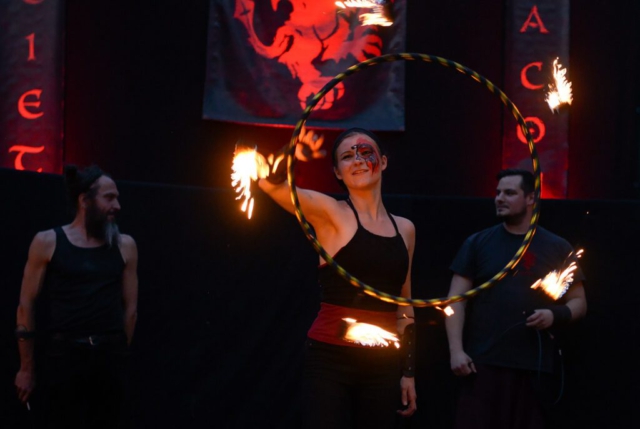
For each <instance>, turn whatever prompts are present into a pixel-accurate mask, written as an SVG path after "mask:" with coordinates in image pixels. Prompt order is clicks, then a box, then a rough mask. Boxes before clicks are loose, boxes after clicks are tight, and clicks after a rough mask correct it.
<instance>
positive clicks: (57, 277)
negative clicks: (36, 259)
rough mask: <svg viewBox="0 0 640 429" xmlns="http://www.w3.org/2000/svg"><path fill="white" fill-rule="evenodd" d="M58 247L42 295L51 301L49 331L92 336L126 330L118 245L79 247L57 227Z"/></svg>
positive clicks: (121, 260) (121, 265)
mask: <svg viewBox="0 0 640 429" xmlns="http://www.w3.org/2000/svg"><path fill="white" fill-rule="evenodd" d="M54 231H55V233H56V248H55V250H54V252H53V256H52V257H51V262H50V263H49V265H48V266H47V272H46V275H45V280H44V286H43V292H44V293H45V294H46V295H47V297H48V298H49V300H48V301H49V303H48V304H49V306H50V318H49V323H48V325H49V328H48V331H49V332H64V333H68V334H78V335H85V334H87V335H93V334H100V333H108V332H117V331H122V330H123V329H124V321H123V317H124V312H123V305H122V272H123V270H124V261H123V259H122V255H121V253H120V249H119V247H118V246H112V247H109V246H108V245H106V244H105V245H103V246H100V247H91V248H85V247H78V246H75V245H73V244H71V242H70V241H69V239H68V238H67V235H66V234H65V233H64V231H63V230H62V228H60V227H58V228H54Z"/></svg>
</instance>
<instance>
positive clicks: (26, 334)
mask: <svg viewBox="0 0 640 429" xmlns="http://www.w3.org/2000/svg"><path fill="white" fill-rule="evenodd" d="M20 328H21V327H18V328H16V330H15V335H16V338H17V339H18V341H25V340H31V339H33V338H35V337H36V331H27V328H24V327H22V329H20Z"/></svg>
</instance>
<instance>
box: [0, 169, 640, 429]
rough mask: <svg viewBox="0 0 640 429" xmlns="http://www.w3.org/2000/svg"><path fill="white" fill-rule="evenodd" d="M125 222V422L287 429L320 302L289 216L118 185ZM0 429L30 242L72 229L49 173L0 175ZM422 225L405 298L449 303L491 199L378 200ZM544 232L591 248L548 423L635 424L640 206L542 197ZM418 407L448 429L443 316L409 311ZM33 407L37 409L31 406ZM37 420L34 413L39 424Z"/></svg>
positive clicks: (419, 419)
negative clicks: (132, 267)
mask: <svg viewBox="0 0 640 429" xmlns="http://www.w3.org/2000/svg"><path fill="white" fill-rule="evenodd" d="M117 183H118V186H119V189H120V192H121V204H122V207H123V209H122V212H121V215H120V216H119V223H120V226H121V229H122V230H123V231H124V232H126V233H129V234H131V235H133V237H134V238H135V239H136V241H137V243H138V247H139V250H140V266H139V277H140V302H139V319H138V320H139V322H138V327H137V330H136V335H135V338H134V341H133V345H132V350H133V368H132V377H131V392H132V401H133V405H134V406H133V418H132V420H133V423H134V427H137V428H146V427H153V428H158V429H164V428H167V429H168V428H183V427H189V428H211V427H215V428H233V429H236V428H237V429H245V428H296V427H299V421H300V401H299V386H300V370H301V360H302V357H303V356H302V353H303V348H302V346H303V342H304V338H305V332H306V330H307V328H308V327H309V325H310V323H311V321H312V320H313V318H314V317H315V312H316V311H317V308H318V298H319V296H318V292H319V291H318V287H317V285H316V278H315V265H316V261H317V259H316V255H315V253H314V252H313V250H312V249H311V246H310V244H308V243H307V242H306V239H305V238H304V236H303V233H302V230H301V229H300V228H299V227H298V225H297V223H296V221H295V219H294V217H293V216H291V215H288V214H287V213H285V212H284V211H283V210H282V209H280V208H279V207H277V206H275V204H273V203H272V202H271V201H270V200H268V199H266V198H265V197H264V196H263V195H261V194H258V196H257V208H256V211H255V212H254V218H253V219H252V220H251V221H248V220H246V219H245V218H244V216H243V215H242V213H240V211H239V209H238V207H237V202H236V201H235V200H234V194H233V193H232V192H231V191H229V190H214V189H206V188H196V187H184V186H182V187H181V186H169V185H156V184H148V183H141V182H130V181H117ZM0 194H1V195H2V198H3V208H4V209H3V210H2V215H0V216H1V217H0V219H1V222H0V261H2V262H1V265H0V269H1V270H2V280H1V287H0V341H1V343H0V353H1V354H0V359H1V360H2V361H3V362H5V363H6V364H3V365H2V366H0V393H1V395H0V410H1V412H0V427H2V428H11V429H12V428H17V427H28V425H29V424H30V423H29V420H28V416H27V415H26V414H27V413H26V411H25V410H24V409H23V408H22V407H20V406H19V405H18V404H17V401H16V399H15V396H14V395H15V391H14V388H13V385H12V383H13V377H14V375H15V371H16V369H17V365H18V357H17V351H16V346H15V342H14V339H13V337H12V330H13V326H14V323H15V309H16V305H17V301H18V294H19V289H20V279H21V275H22V270H23V267H24V263H25V260H26V256H27V249H28V246H29V243H30V241H31V239H32V237H33V235H34V234H35V233H36V232H37V231H38V230H42V229H46V228H51V227H53V226H55V225H58V224H61V223H64V222H67V221H68V220H69V216H68V215H67V213H66V211H65V207H64V198H63V196H62V195H63V188H62V180H61V178H60V177H59V176H56V175H48V174H36V173H30V172H16V171H13V170H6V169H0ZM385 200H386V203H387V207H388V208H389V210H390V211H391V212H393V213H397V214H399V215H403V216H407V217H409V218H410V219H412V220H413V221H414V223H415V224H416V228H417V231H418V235H417V247H416V253H415V261H414V279H413V280H414V295H415V296H416V297H421V298H430V297H436V296H443V295H445V294H446V291H447V289H448V283H449V280H450V274H449V272H448V264H449V262H450V261H451V259H452V258H453V256H454V255H455V252H456V251H457V249H458V247H459V246H460V244H461V243H462V241H463V240H464V238H465V237H466V236H467V235H469V234H471V233H473V232H475V231H477V230H479V229H481V228H484V227H487V226H490V225H492V224H494V222H495V220H494V219H493V215H492V213H493V208H492V201H491V200H490V199H486V198H445V197H441V198H436V197H416V196H414V197H407V196H398V195H396V196H391V195H390V196H388V197H387V198H386V199H385ZM540 222H541V224H542V225H544V226H545V227H546V228H548V229H550V230H551V231H553V232H556V233H558V234H561V235H562V236H564V237H565V238H566V239H567V240H569V241H570V242H571V243H572V244H573V245H574V246H578V247H583V248H584V249H585V250H586V253H585V256H584V257H583V259H582V262H581V264H582V266H583V269H584V272H585V275H586V276H587V279H588V280H587V285H586V289H587V297H588V300H589V312H588V315H587V318H586V319H585V320H583V321H582V322H580V323H578V324H577V325H574V326H572V328H571V330H570V332H569V334H570V335H568V336H567V338H565V339H564V341H563V344H564V345H565V347H564V352H565V366H566V374H565V375H566V385H565V389H564V396H563V399H562V401H561V405H560V407H558V409H557V411H556V412H557V414H558V419H559V420H558V421H559V425H558V426H557V427H558V428H562V429H572V428H583V427H598V428H605V427H606V428H626V427H634V424H633V423H634V421H635V419H633V420H632V417H633V416H634V414H635V413H633V410H634V407H636V404H635V402H636V400H637V398H638V396H639V395H640V391H639V386H640V379H639V376H638V372H637V371H633V370H629V362H631V365H633V362H637V361H638V359H639V358H640V349H639V344H638V341H637V338H638V337H639V336H640V323H639V322H638V320H637V317H636V315H635V314H636V309H637V308H638V306H640V292H639V291H638V288H637V278H636V277H637V276H636V275H635V268H636V266H637V263H638V261H639V260H640V252H639V251H638V247H637V242H638V241H639V240H640V204H639V203H638V202H629V201H619V202H603V201H543V203H542V211H541V221H540ZM417 323H418V339H419V349H418V362H420V364H419V366H418V372H417V378H416V380H417V385H418V396H419V404H418V405H419V411H418V413H417V414H416V415H415V417H414V418H413V419H412V420H411V421H410V422H406V424H405V425H404V427H405V428H407V427H409V428H431V429H447V428H449V427H450V423H451V416H452V410H453V393H454V391H455V380H454V377H453V376H451V375H450V371H449V363H448V347H447V343H446V336H445V333H444V327H443V318H442V313H441V312H439V311H437V310H434V309H418V310H417ZM32 405H33V408H34V410H37V407H38V401H37V399H34V401H32ZM36 420H37V419H36Z"/></svg>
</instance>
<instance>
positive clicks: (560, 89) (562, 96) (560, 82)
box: [545, 58, 573, 111]
mask: <svg viewBox="0 0 640 429" xmlns="http://www.w3.org/2000/svg"><path fill="white" fill-rule="evenodd" d="M566 75H567V69H566V68H562V64H560V63H558V58H556V59H555V61H553V82H552V83H551V84H549V92H548V93H547V96H546V98H545V101H546V102H547V104H549V108H550V109H551V111H555V110H558V109H559V108H560V106H561V105H563V104H571V102H572V101H573V94H572V92H571V82H569V81H568V80H567V78H566Z"/></svg>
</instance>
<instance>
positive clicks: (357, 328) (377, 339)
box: [342, 318, 400, 349]
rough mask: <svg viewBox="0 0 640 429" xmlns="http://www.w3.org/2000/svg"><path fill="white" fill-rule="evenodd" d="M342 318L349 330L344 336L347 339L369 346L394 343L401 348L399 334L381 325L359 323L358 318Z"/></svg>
mask: <svg viewBox="0 0 640 429" xmlns="http://www.w3.org/2000/svg"><path fill="white" fill-rule="evenodd" d="M342 320H344V321H345V322H346V323H347V331H346V333H345V334H344V337H343V338H344V339H345V340H346V341H349V342H351V343H356V344H360V345H361V346H367V347H389V345H390V344H393V345H394V346H395V347H396V348H397V349H399V348H400V340H398V337H397V335H395V334H392V333H391V332H389V331H385V330H384V329H382V328H381V327H379V326H376V325H371V324H369V323H359V322H358V321H357V320H356V319H351V318H344V319H342Z"/></svg>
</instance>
